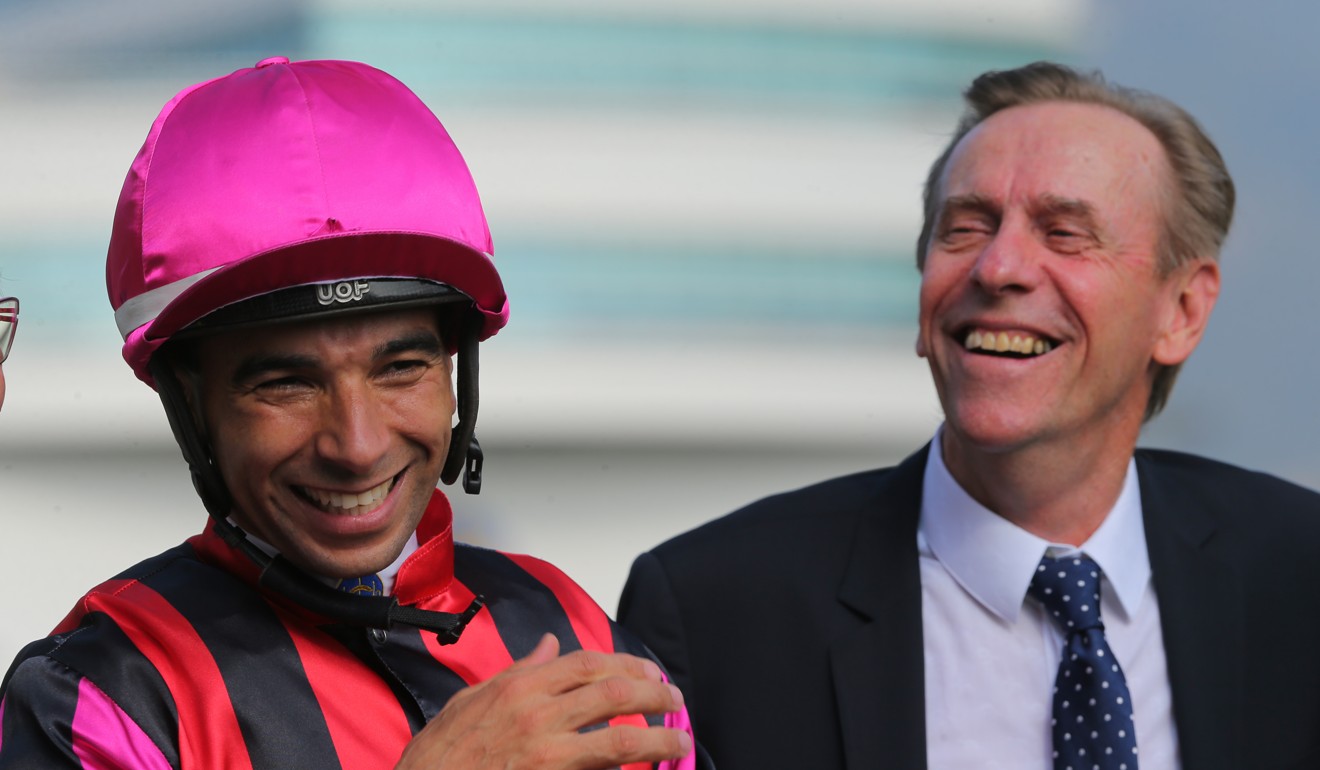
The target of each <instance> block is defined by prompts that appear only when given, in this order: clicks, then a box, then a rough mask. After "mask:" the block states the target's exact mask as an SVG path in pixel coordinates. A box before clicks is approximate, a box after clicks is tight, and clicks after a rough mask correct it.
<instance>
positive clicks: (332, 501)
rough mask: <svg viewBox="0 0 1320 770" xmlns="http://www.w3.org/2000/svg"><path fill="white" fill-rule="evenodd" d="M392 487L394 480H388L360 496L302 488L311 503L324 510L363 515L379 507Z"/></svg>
mask: <svg viewBox="0 0 1320 770" xmlns="http://www.w3.org/2000/svg"><path fill="white" fill-rule="evenodd" d="M393 485H394V479H389V480H388V481H385V482H384V483H382V484H381V485H380V486H377V487H374V488H372V489H368V490H367V491H366V492H362V493H360V494H353V493H351V492H349V493H344V492H327V491H322V490H319V489H312V488H311V487H303V491H304V492H306V493H307V497H308V498H309V499H311V500H312V502H314V503H316V504H317V505H319V506H321V507H322V508H324V509H326V510H332V509H336V508H337V509H339V510H341V511H342V512H345V513H365V512H366V511H369V510H371V509H373V508H375V507H376V506H377V505H380V501H381V500H384V499H385V496H386V495H388V494H389V493H390V487H392V486H393Z"/></svg>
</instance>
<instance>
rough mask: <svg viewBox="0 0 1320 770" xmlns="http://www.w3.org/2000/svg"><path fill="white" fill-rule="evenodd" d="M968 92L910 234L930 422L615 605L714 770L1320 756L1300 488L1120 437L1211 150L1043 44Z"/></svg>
mask: <svg viewBox="0 0 1320 770" xmlns="http://www.w3.org/2000/svg"><path fill="white" fill-rule="evenodd" d="M965 96H966V100H967V111H966V113H965V115H964V117H963V119H962V121H961V123H960V124H959V126H958V128H957V130H956V131H955V134H954V137H953V139H952V140H951V141H950V143H949V145H948V147H947V148H946V150H945V152H944V153H943V154H942V155H941V156H940V157H939V158H938V159H937V160H936V162H935V163H934V165H933V166H932V168H931V171H930V175H929V177H928V181H927V185H926V196H925V224H924V227H923V230H922V233H921V236H920V239H919V241H918V248H917V262H918V266H919V267H920V269H921V277H922V281H921V297H920V314H919V319H918V321H919V323H918V339H917V353H918V355H920V356H922V357H924V358H925V359H926V360H927V362H928V363H929V366H930V371H931V375H932V379H933V380H934V383H935V388H936V390H937V391H938V394H939V398H940V402H941V404H942V406H943V408H944V413H945V421H944V424H943V425H942V426H941V427H940V428H939V429H938V431H937V432H936V434H935V436H934V438H933V440H932V441H931V443H930V444H929V445H928V446H927V447H925V448H923V449H922V450H920V451H918V452H917V453H915V454H914V455H912V456H911V457H909V458H908V459H907V460H906V461H905V462H903V463H902V464H901V465H899V466H897V467H895V468H890V469H884V470H879V471H872V472H869V473H862V474H858V475H855V476H850V477H846V478H842V479H836V480H833V481H828V482H825V483H822V484H819V485H816V486H813V487H809V488H807V489H803V490H799V491H796V492H790V493H787V494H783V495H778V496H776V497H772V498H768V499H766V500H763V501H761V502H758V503H755V504H753V505H751V506H748V507H747V508H745V509H743V510H741V511H738V512H735V513H733V514H731V515H729V516H727V517H725V518H723V519H719V520H717V521H715V522H712V523H710V524H707V525H706V526H704V527H701V528H699V529H697V530H695V531H693V532H689V533H687V534H685V535H681V536H679V537H678V538H675V539H674V540H672V541H670V542H668V543H665V544H663V545H661V546H659V547H658V548H656V549H654V550H653V551H651V552H649V553H647V554H643V555H642V556H641V557H639V558H638V560H637V562H636V563H635V564H634V567H633V572H632V575H631V576H630V579H629V583H628V586H627V587H626V588H625V591H624V596H623V599H622V603H621V608H620V617H621V620H622V621H623V622H624V624H625V625H627V626H629V627H631V628H632V629H634V630H635V631H637V632H638V633H639V634H640V635H641V636H642V637H643V639H645V640H646V642H647V643H648V645H650V646H651V647H652V649H654V650H655V651H656V652H657V653H658V654H659V655H660V658H661V659H662V660H663V661H664V662H665V663H666V664H667V665H668V666H669V667H670V670H671V671H672V672H673V673H674V675H675V679H676V681H677V682H678V683H679V685H680V687H682V689H683V691H684V693H685V694H686V695H687V703H688V704H689V708H690V709H691V710H692V715H693V719H694V720H695V725H696V728H697V730H698V732H699V733H700V734H701V735H702V740H703V743H704V744H705V745H706V746H707V748H709V750H710V752H711V756H712V758H713V759H714V760H715V762H716V764H717V765H718V766H719V767H720V768H722V770H739V769H740V768H758V767H807V766H809V767H817V768H842V767H847V768H876V767H884V768H912V769H913V770H915V769H917V768H977V769H978V770H981V769H983V768H1012V769H1013V770H1022V769H1023V768H1041V769H1042V770H1043V769H1045V768H1056V770H1062V769H1063V768H1087V769H1090V768H1097V769H1098V768H1105V769H1106V770H1137V768H1138V767H1141V768H1146V769H1147V770H1151V769H1152V768H1159V769H1160V770H1166V769H1168V768H1179V767H1181V768H1198V769H1199V768H1222V769H1223V770H1233V769H1234V768H1243V767H1313V766H1320V657H1318V656H1316V655H1315V654H1314V651H1313V650H1312V649H1311V648H1312V647H1313V643H1312V642H1310V641H1309V640H1311V639H1313V638H1314V637H1315V635H1316V634H1317V633H1320V600H1317V598H1316V597H1317V596H1320V593H1318V592H1317V591H1316V590H1315V589H1314V588H1313V587H1314V586H1317V585H1320V559H1317V558H1316V554H1317V553H1320V495H1317V494H1316V493H1314V492H1312V491H1309V490H1305V489H1302V488H1300V487H1297V486H1294V485H1292V484H1289V483H1286V482H1284V481H1281V480H1279V479H1276V478H1272V477H1270V476H1266V475H1264V474H1259V473H1254V472H1250V471H1246V470H1242V469H1239V468H1235V467H1232V466H1228V465H1224V464H1221V463H1217V462H1214V461H1211V460H1208V459H1203V458H1199V457H1195V456H1192V455H1187V454H1179V453H1172V452H1163V451H1151V450H1145V449H1137V448H1136V445H1137V441H1138V437H1139V434H1140V431H1141V426H1142V425H1143V424H1144V422H1145V421H1147V420H1149V419H1150V418H1151V417H1153V416H1154V415H1155V414H1157V413H1158V412H1159V411H1160V409H1161V408H1162V407H1163V405H1164V403H1165V401H1166V400H1167V398H1168V396H1169V391H1170V389H1171V387H1172V384H1173V380H1174V377H1175V376H1176V374H1177V371H1178V368H1179V367H1180V366H1181V364H1182V363H1183V362H1184V361H1185V360H1186V359H1187V358H1188V356H1190V355H1191V353H1192V352H1193V350H1194V349H1195V347H1196V346H1197V344H1198V343H1199V342H1200V340H1201V338H1202V335H1203V334H1204V332H1205V329H1206V324H1207V322H1208V321H1209V318H1210V314H1211V311H1212V309H1213V308H1214V305H1215V301H1216V299H1217V297H1218V294H1219V289H1220V272H1219V267H1218V255H1219V249H1220V246H1221V244H1222V243H1223V240H1224V238H1225V236H1226V234H1227V232H1228V227H1229V222H1230V220H1231V218H1232V212H1233V204H1234V188H1233V184H1232V181H1231V179H1230V177H1229V175H1228V171H1227V169H1226V168H1225V166H1224V163H1223V161H1222V159H1221V158H1220V155H1219V152H1218V150H1217V149H1216V148H1215V146H1214V145H1213V144H1212V143H1211V142H1210V140H1209V139H1208V138H1207V137H1206V136H1205V134H1204V133H1203V132H1202V130H1201V128H1200V127H1199V126H1198V125H1197V124H1196V122H1195V121H1194V120H1193V119H1192V118H1191V117H1190V116H1189V115H1187V114H1186V113H1185V112H1184V111H1182V110H1181V109H1179V108H1178V107H1177V106H1175V105H1173V104H1172V103H1170V102H1169V101H1167V100H1165V99H1163V98H1161V97H1158V96H1154V95H1152V94H1148V93H1143V92H1139V91H1132V90H1128V89H1124V88H1121V87H1118V86H1114V85H1111V84H1108V83H1106V82H1105V81H1104V80H1103V79H1102V78H1101V77H1100V76H1099V75H1098V74H1086V73H1079V72H1076V71H1074V70H1071V69H1069V68H1066V67H1062V66H1059V65H1054V64H1049V63H1038V64H1034V65H1029V66H1026V67H1023V68H1020V69H1017V70H1011V71H1006V72H991V73H987V74H985V75H983V76H981V77H980V78H978V79H977V80H976V81H975V82H974V83H973V84H972V85H971V87H970V88H969V89H968V91H967V93H966V94H965ZM768 672H769V673H768ZM764 735H791V736H792V740H791V741H786V742H775V743H774V744H773V745H771V746H767V745H766V744H765V743H764V742H763V741H760V740H758V737H759V736H764Z"/></svg>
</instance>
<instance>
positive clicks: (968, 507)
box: [917, 429, 1181, 770]
mask: <svg viewBox="0 0 1320 770" xmlns="http://www.w3.org/2000/svg"><path fill="white" fill-rule="evenodd" d="M941 432H942V429H941ZM1141 516H1142V513H1141V495H1140V491H1139V489H1138V485H1137V473H1136V464H1135V463H1134V462H1132V461H1129V463H1128V470H1127V477H1126V479H1125V480H1124V483H1123V491H1122V493H1121V494H1120V495H1119V497H1118V501H1117V502H1116V503H1115V504H1114V507H1113V508H1112V509H1111V510H1110V512H1109V514H1108V515H1107V516H1106V517H1105V520H1104V522H1103V523H1102V524H1101V525H1100V528H1099V529H1097V530H1096V531H1095V533H1094V534H1093V535H1092V536H1091V538H1090V539H1089V540H1087V541H1086V542H1085V543H1083V544H1082V547H1081V549H1080V550H1081V551H1083V552H1085V553H1086V555H1088V556H1090V557H1091V558H1092V559H1094V560H1095V561H1096V563H1098V564H1099V565H1100V568H1101V569H1102V570H1103V571H1104V574H1103V576H1102V578H1101V584H1100V593H1101V600H1100V615H1101V618H1102V619H1103V621H1104V624H1105V636H1106V638H1107V639H1108V641H1109V646H1110V647H1111V648H1112V649H1113V651H1114V655H1115V656H1116V657H1117V658H1118V662H1119V665H1120V666H1122V668H1123V672H1124V675H1125V676H1126V678H1127V684H1128V688H1129V689H1130V690H1131V692H1132V708H1133V716H1134V719H1135V722H1136V730H1137V749H1138V761H1139V763H1140V766H1141V768H1142V770H1177V769H1178V768H1179V767H1180V766H1181V765H1180V762H1179V759H1178V739H1177V734H1176V732H1175V729H1174V724H1173V703H1172V694H1171V692H1170V689H1169V675H1168V669H1167V666H1166V663H1165V655H1164V638H1163V635H1162V634H1161V632H1160V612H1159V606H1158V604H1157V602H1156V600H1155V591H1154V587H1153V586H1152V584H1151V580H1150V560H1149V557H1148V556H1147V553H1146V534H1145V530H1144V529H1143V527H1142V518H1141ZM917 549H918V553H919V556H920V564H921V600H922V605H921V608H922V609H921V614H922V629H923V632H924V643H925V663H926V752H927V757H928V763H929V767H930V769H931V770H953V769H954V768H959V769H961V768H968V769H969V770H970V769H971V768H975V769H976V770H989V769H992V768H1003V769H1004V770H1031V769H1034V768H1041V769H1042V770H1048V769H1049V768H1052V767H1053V760H1052V758H1051V754H1052V752H1053V746H1052V744H1051V737H1050V719H1051V714H1052V710H1053V688H1054V677H1055V674H1056V673H1057V672H1058V666H1059V655H1060V652H1061V650H1062V647H1063V634H1062V633H1061V632H1060V631H1059V630H1058V629H1057V628H1056V627H1055V625H1054V623H1053V622H1052V621H1051V620H1050V619H1049V618H1048V617H1047V616H1046V614H1045V611H1044V610H1043V609H1042V608H1041V605H1040V604H1039V603H1038V602H1037V601H1036V600H1035V599H1028V598H1027V586H1028V585H1030V583H1031V576H1032V574H1033V573H1034V572H1035V570H1036V566H1037V564H1039V562H1040V559H1041V557H1042V556H1044V555H1045V554H1046V553H1047V552H1048V553H1049V555H1051V556H1060V555H1065V554H1069V553H1075V552H1076V551H1077V550H1079V549H1075V548H1073V547H1072V546H1069V545H1061V544H1057V543H1050V542H1048V541H1046V540H1042V539H1041V538H1039V537H1036V536H1035V535H1033V534H1031V533H1029V532H1027V531H1026V530H1024V529H1021V528H1020V527H1018V526H1017V525H1015V524H1012V523H1010V522H1009V521H1008V520H1007V519H1004V518H1002V517H1000V516H998V515H997V514H995V513H993V512H992V511H990V510H989V509H987V508H985V507H984V506H982V505H981V504H980V503H978V502H976V501H975V500H973V499H972V498H971V496H969V495H968V494H967V493H966V492H965V491H964V490H963V489H962V487H961V486H959V485H958V482H956V481H955V480H954V479H953V477H952V476H951V475H950V474H949V470H948V468H947V467H946V466H945V465H944V458H943V455H942V453H941V451H940V432H936V434H935V439H934V440H933V441H932V442H931V446H930V457H929V459H928V460H927V463H926V476H925V479H924V481H923V487H922V504H921V520H920V524H919V526H918V529H917Z"/></svg>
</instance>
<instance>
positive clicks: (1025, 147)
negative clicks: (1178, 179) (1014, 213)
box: [940, 102, 1170, 214]
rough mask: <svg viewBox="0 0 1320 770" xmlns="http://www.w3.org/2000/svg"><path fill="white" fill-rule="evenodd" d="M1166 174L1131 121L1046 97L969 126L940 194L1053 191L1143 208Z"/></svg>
mask: <svg viewBox="0 0 1320 770" xmlns="http://www.w3.org/2000/svg"><path fill="white" fill-rule="evenodd" d="M1169 178H1170V175H1169V170H1168V162H1167V158H1166V156H1165V153H1164V149H1163V147H1162V146H1161V145H1160V143H1159V140H1158V139H1157V138H1156V137H1155V135H1154V134H1153V133H1151V132H1150V130H1149V129H1147V128H1146V127H1145V126H1143V125H1142V124H1141V123H1140V122H1138V121H1137V120H1136V119H1134V118H1132V117H1130V116H1128V115H1125V114H1124V113H1122V112H1120V111H1118V110H1115V109H1113V108H1110V107H1105V106H1102V105H1096V104H1083V103H1072V102H1046V103H1041V104H1032V105H1022V106H1018V107H1010V108H1008V109H1005V110H1002V111H1000V112H997V113H995V114H994V115H991V116H990V117H988V118H986V119H985V120H984V121H982V122H981V123H980V124H979V125H977V126H976V127H975V128H973V129H972V130H971V131H969V132H968V133H967V135H966V136H964V137H963V138H962V140H961V141H960V142H959V143H958V145H957V146H956V147H955V148H954V150H953V152H952V153H951V154H950V156H949V163H948V164H947V165H946V167H945V169H944V174H943V176H942V178H941V183H940V195H941V201H943V200H947V199H948V198H950V197H960V196H972V195H975V196H980V197H984V198H988V199H990V200H996V201H1001V202H1003V203H1004V204H1005V205H1009V204H1012V203H1013V202H1028V201H1031V200H1036V199H1040V198H1042V197H1051V198H1054V199H1062V200H1076V201H1080V202H1084V203H1088V204H1091V205H1093V206H1095V207H1096V208H1097V209H1099V210H1101V211H1105V210H1109V209H1113V210H1115V212H1114V213H1116V214H1117V213H1118V212H1119V211H1120V210H1121V211H1123V212H1126V213H1132V211H1133V210H1134V209H1141V208H1145V209H1146V210H1147V212H1148V213H1149V212H1150V211H1152V210H1158V208H1159V202H1160V201H1161V200H1163V198H1164V194H1165V191H1166V189H1167V184H1168V180H1169ZM1152 207H1154V208H1152Z"/></svg>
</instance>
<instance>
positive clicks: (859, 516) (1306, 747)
mask: <svg viewBox="0 0 1320 770" xmlns="http://www.w3.org/2000/svg"><path fill="white" fill-rule="evenodd" d="M1136 461H1137V473H1138V476H1139V478H1140V486H1141V501H1142V507H1143V510H1144V517H1145V528H1146V537H1147V546H1148V548H1149V552H1150V561H1151V568H1152V572H1153V575H1152V580H1153V581H1154V586H1155V591H1156V594H1157V596H1158V599H1159V603H1160V618H1161V624H1162V627H1163V632H1164V643H1165V647H1166V650H1167V655H1168V669H1169V677H1170V680H1171V685H1172V688H1173V704H1174V718H1175V721H1176V723H1177V729H1178V737H1179V742H1180V745H1181V749H1182V760H1183V767H1184V768H1187V770H1211V769H1214V768H1218V769H1221V770H1263V769H1267V768H1320V494H1317V493H1315V492H1312V491H1310V490H1307V489H1304V488H1302V487H1298V486H1295V485H1292V484H1289V483H1287V482H1284V481H1281V480H1279V479H1277V478H1274V477H1271V476H1266V475H1264V474H1259V473H1253V472H1249V471H1245V470H1242V469H1240V468H1235V467H1232V466H1228V465H1224V464H1221V463H1216V462H1212V461H1209V460H1205V459H1201V458H1197V457H1193V456H1191V455H1184V454H1177V453H1171V452H1156V451H1146V450H1139V451H1138V452H1137V454H1136ZM925 464H926V451H925V450H922V451H920V452H918V453H917V454H915V455H913V456H911V457H909V458H908V459H907V460H906V461H904V462H903V463H902V464H901V465H899V466H897V467H895V468H891V469H885V470H878V471H870V472H866V473H860V474H857V475H853V476H847V477H844V478H839V479H834V480H832V481H827V482H824V483H822V484H817V485H815V486H812V487H808V488H806V489H802V490H798V491H795V492H789V493H786V494H782V495H777V496H774V497H770V498H767V499H765V500H762V501H760V502H757V503H754V504H752V505H750V506H748V507H746V508H743V509H742V510H739V511H737V512H735V513H732V514H730V515H728V516H726V517H724V518H722V519H718V520H716V521H713V522H710V523H708V524H706V525H704V526H702V527H699V528H698V529H695V530H693V531H691V532H688V533H686V534H683V535H680V536H679V537H676V538H674V539H673V540H671V541H669V542H667V543H665V544H663V545H661V546H659V547H657V548H656V549H654V550H652V551H650V552H648V553H645V554H642V555H641V556H640V557H638V559H637V561H636V562H635V563H634V565H633V569H632V574H631V575H630V576H629V579H628V584H627V586H626V587H625V588H624V592H623V599H622V602H621V604H620V608H619V618H620V620H621V621H622V623H623V624H624V625H625V626H628V627H629V628H631V629H632V630H633V631H635V632H636V633H638V634H639V635H640V636H641V637H642V639H643V640H644V641H646V643H647V644H648V645H649V646H650V647H651V648H652V649H653V650H654V651H655V652H656V653H657V654H658V655H659V657H660V659H661V660H663V661H664V663H665V665H666V666H667V667H668V668H669V670H670V672H671V673H672V674H673V676H674V678H675V679H676V681H677V683H678V685H679V687H680V688H681V689H682V690H683V691H684V693H685V695H686V697H687V701H688V705H689V708H690V712H691V714H692V716H693V719H694V720H695V727H696V734H697V736H698V739H699V740H700V741H701V742H702V743H703V744H704V745H705V747H706V748H707V749H708V750H709V752H710V754H711V756H712V758H713V759H714V760H715V764H716V766H717V767H719V768H720V770H741V769H742V768H758V769H764V768H813V769H814V768H845V767H846V768H850V770H861V769H863V768H865V769H867V770H873V769H875V768H885V769H887V770H888V769H890V768H913V769H914V770H915V769H916V768H925V767H926V752H925V705H924V692H923V691H924V674H923V663H922V655H923V653H922V632H921V581H920V577H919V573H918V566H917V553H916V532H917V517H918V512H919V508H920V502H921V500H920V499H921V484H922V475H923V471H924V468H925ZM1143 770H1146V769H1145V768H1143ZM1149 770H1159V769H1157V768H1150V769H1149Z"/></svg>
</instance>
